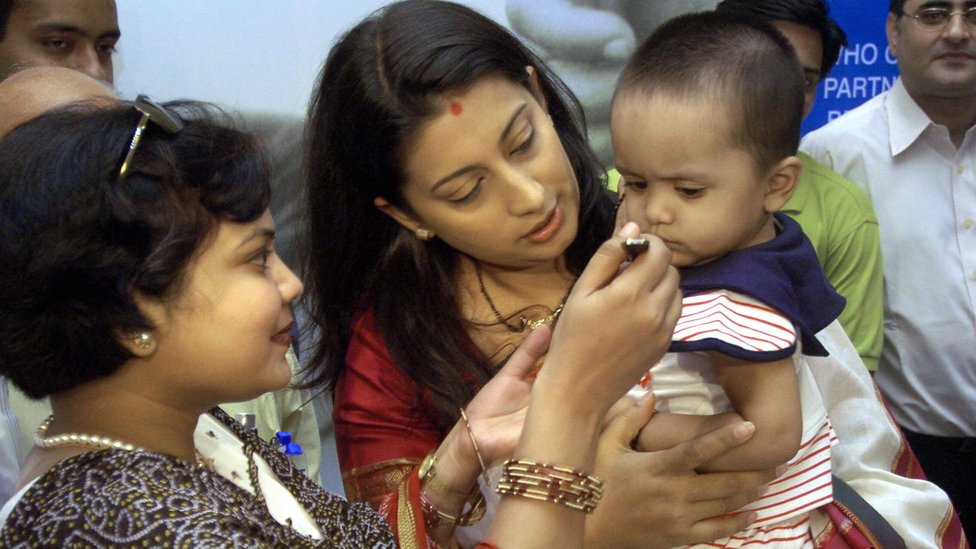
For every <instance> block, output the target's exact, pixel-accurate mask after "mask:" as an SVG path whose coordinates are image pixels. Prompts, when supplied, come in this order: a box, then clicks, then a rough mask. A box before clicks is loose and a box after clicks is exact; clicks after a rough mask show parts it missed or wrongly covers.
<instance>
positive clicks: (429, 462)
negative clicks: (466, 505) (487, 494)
mask: <svg viewBox="0 0 976 549" xmlns="http://www.w3.org/2000/svg"><path fill="white" fill-rule="evenodd" d="M417 478H418V479H419V480H420V487H421V488H423V487H425V486H429V487H430V488H431V489H433V490H434V491H436V492H440V493H442V494H444V495H446V496H450V497H453V498H456V499H461V500H463V501H467V500H468V499H469V498H470V497H471V492H470V491H468V492H462V491H461V490H456V489H454V488H452V487H451V486H449V485H448V484H447V483H446V482H443V481H441V480H440V479H438V478H437V456H436V451H435V452H431V453H429V454H427V457H425V458H424V460H423V461H421V462H420V467H419V468H418V469H417Z"/></svg>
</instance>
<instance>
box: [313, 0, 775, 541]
mask: <svg viewBox="0 0 976 549" xmlns="http://www.w3.org/2000/svg"><path fill="white" fill-rule="evenodd" d="M309 138H310V143H309V145H310V146H309V151H310V154H309V158H308V161H309V188H308V192H309V197H308V198H309V203H310V212H309V213H310V215H309V225H310V234H311V239H310V242H309V244H310V250H314V253H310V254H308V257H309V264H308V265H307V266H306V270H305V272H306V273H308V275H309V276H308V278H307V283H308V286H309V290H310V292H309V293H310V294H311V296H312V300H311V316H312V318H313V320H314V321H315V322H316V323H317V324H318V325H320V326H322V327H324V328H325V329H323V330H322V332H323V337H322V339H321V340H320V341H319V343H318V346H317V348H316V349H315V351H316V353H315V357H314V360H313V363H314V364H321V365H322V369H321V370H319V371H318V372H317V373H318V379H317V381H320V382H322V383H324V384H325V385H326V386H327V387H328V388H329V389H332V390H333V391H334V394H335V408H334V420H335V428H336V436H337V443H338V448H339V460H340V466H341V467H342V469H343V471H344V478H345V484H346V491H347V495H348V496H349V497H350V498H352V499H365V500H367V501H370V502H371V503H372V504H374V505H375V506H377V507H379V506H381V505H384V509H385V510H386V511H388V513H387V514H388V516H390V517H391V523H392V524H394V525H399V524H405V523H407V522H410V521H403V520H402V519H403V517H405V516H408V515H410V514H412V516H413V517H414V518H415V519H417V520H415V521H414V522H415V523H416V522H422V521H423V519H422V517H423V516H424V513H423V506H422V505H421V498H420V493H421V492H422V493H423V496H424V500H425V501H426V502H427V504H426V507H427V509H428V512H427V519H428V520H427V522H428V523H431V524H433V525H434V528H433V529H432V538H433V539H434V540H436V541H438V542H440V543H442V544H445V545H446V544H449V543H450V541H451V540H452V539H453V538H454V534H455V532H454V525H453V524H449V523H450V521H446V520H437V519H436V518H433V519H432V518H431V517H432V516H436V513H433V514H432V513H431V512H429V510H430V509H432V508H434V509H436V510H437V511H440V512H442V513H444V514H446V515H449V516H452V517H456V516H457V515H458V514H459V513H463V512H464V510H463V509H462V508H463V507H464V503H465V501H466V500H468V497H467V496H468V495H469V493H471V491H472V490H471V489H472V486H473V485H474V480H475V478H476V475H477V473H478V471H479V468H480V467H479V466H478V461H477V460H476V458H475V455H474V449H473V448H472V445H471V441H470V437H469V436H468V433H467V432H466V429H465V426H464V425H463V421H462V420H461V418H460V412H459V410H461V409H462V408H464V407H466V411H467V416H468V418H469V420H470V425H471V429H472V430H473V433H474V435H475V437H474V438H475V439H476V440H477V442H478V445H479V447H480V450H481V455H482V457H483V458H484V461H485V462H486V465H487V466H490V465H491V464H493V463H497V462H500V461H501V460H502V459H504V458H507V457H508V455H509V454H510V452H511V450H512V448H513V446H514V442H515V440H517V437H518V433H519V430H520V426H521V422H522V412H521V408H520V406H515V407H514V410H515V411H514V412H513V413H512V414H510V415H509V416H507V417H485V416H484V415H483V414H482V410H481V409H480V408H479V402H482V401H491V400H492V396H491V395H480V394H479V396H484V400H482V399H475V401H474V402H472V403H471V404H470V405H469V402H471V400H472V397H474V396H475V394H476V393H478V392H479V390H480V389H481V388H482V387H483V386H484V385H485V383H486V382H487V380H489V379H491V377H492V376H493V375H494V374H495V372H496V371H497V370H498V368H499V367H500V366H501V365H503V364H504V363H505V361H506V358H507V357H508V356H509V355H510V354H511V353H512V351H513V350H514V349H515V347H516V346H517V345H518V344H519V343H521V342H522V340H523V339H524V338H525V337H526V336H527V335H528V334H529V333H530V331H531V328H532V327H535V326H538V325H544V324H552V323H554V321H555V320H556V318H557V317H558V316H559V313H560V311H561V310H562V307H563V304H564V302H565V300H566V297H567V295H568V294H569V291H570V289H571V288H572V287H573V284H574V282H575V281H576V279H577V277H578V276H579V274H580V273H581V272H582V269H583V266H584V265H585V264H586V262H587V261H588V260H589V259H590V257H591V256H592V255H593V254H594V252H595V251H596V249H597V246H598V245H599V244H600V243H601V242H602V241H603V240H604V238H605V237H606V235H608V234H610V232H611V231H612V226H613V205H614V198H613V196H612V195H611V194H609V193H608V192H607V191H606V189H605V184H604V179H603V169H602V167H601V166H600V165H599V163H598V161H597V160H596V158H595V157H594V156H593V154H592V152H591V150H590V149H589V147H588V145H587V143H586V138H585V132H584V129H583V115H582V111H581V110H580V107H579V104H578V103H577V102H576V100H575V99H574V98H573V97H572V95H571V94H570V92H569V91H568V89H567V88H566V87H565V85H564V84H562V82H560V81H559V80H558V79H557V78H556V77H554V76H553V75H552V74H551V72H550V71H549V70H548V69H547V68H546V67H545V65H544V64H543V63H542V62H541V61H540V60H539V59H538V58H537V57H536V56H535V55H533V54H532V53H531V52H530V51H529V50H528V49H526V48H525V47H524V46H523V45H522V44H521V43H520V42H519V41H518V40H517V39H515V38H514V37H513V36H512V35H511V34H510V33H508V32H507V31H506V30H504V29H503V28H502V27H500V26H499V25H497V24H496V23H494V22H492V21H491V20H489V19H487V18H486V17H484V16H481V15H480V14H477V13H476V12H474V11H472V10H470V9H469V8H466V7H463V6H459V5H455V4H450V3H445V2H428V1H408V2H403V3H397V4H393V5H390V6H387V7H385V8H384V9H383V10H382V11H380V12H378V13H377V14H375V15H374V16H372V17H370V18H368V19H367V20H365V21H363V22H362V23H360V24H358V25H356V26H355V27H354V28H353V29H352V30H350V31H349V32H348V33H347V34H346V35H345V36H344V37H343V38H342V39H340V41H339V42H338V43H337V45H336V46H335V47H334V48H333V50H332V51H331V53H330V55H329V57H328V59H327V60H326V63H325V66H324V68H323V70H322V74H321V78H320V84H319V85H318V88H317V90H316V94H315V96H314V98H313V104H312V107H311V114H310V119H309ZM612 329H613V328H612V326H607V327H606V331H607V332H610V331H611V330H612ZM592 335H593V337H592V338H591V339H592V341H590V342H587V343H589V344H595V345H599V344H601V339H604V338H605V337H606V334H605V333H593V334H592ZM527 395H528V391H527V389H526V390H525V392H524V393H521V394H519V393H517V392H516V396H517V397H518V398H520V399H521V400H522V401H523V402H524V400H525V399H526V398H527ZM509 398H510V397H509ZM628 442H629V439H628V440H624V441H622V442H618V443H616V444H612V445H608V446H607V448H606V452H605V453H606V454H607V455H611V456H613V457H612V458H609V459H607V460H604V463H605V465H604V466H603V467H604V468H605V471H604V472H603V474H604V476H606V477H607V478H606V482H607V486H608V489H607V492H606V497H605V498H604V500H603V501H602V502H601V504H600V506H599V507H598V508H597V511H596V514H595V515H594V517H593V518H595V519H596V520H588V521H587V523H588V524H587V528H588V535H591V536H594V537H595V538H597V539H601V540H619V539H620V538H619V537H613V536H623V535H631V534H633V535H635V536H637V538H636V539H638V540H642V541H643V542H647V541H649V540H650V539H651V538H650V537H649V536H648V534H647V531H648V530H651V531H653V532H654V535H655V536H657V538H656V539H657V540H658V541H660V542H661V543H662V544H676V543H681V542H685V541H692V540H696V539H701V540H705V539H713V538H715V537H716V536H717V535H720V534H721V533H723V532H724V533H731V532H734V531H736V530H737V529H738V528H739V527H741V523H742V521H743V519H742V518H740V517H726V518H723V519H719V520H714V521H705V519H707V518H708V517H712V516H715V515H719V514H722V513H724V512H727V511H730V510H732V509H734V508H735V507H737V506H739V505H742V504H743V503H745V502H747V501H749V500H750V499H751V498H754V497H755V494H756V490H757V489H758V487H759V486H760V485H761V484H762V483H763V482H766V481H768V480H769V479H770V478H772V471H768V472H755V473H735V474H732V473H728V474H719V475H706V476H699V475H697V474H695V472H694V467H695V465H696V462H695V460H693V459H688V456H687V455H686V452H687V451H689V450H688V449H687V448H678V449H675V450H674V451H668V452H662V453H658V454H643V455H638V454H636V453H633V452H632V451H631V450H630V448H629V444H628ZM733 444H734V443H732V442H728V444H727V445H728V446H731V445H733ZM692 446H694V445H692ZM429 455H433V456H434V458H435V459H436V463H437V464H438V476H437V477H436V478H435V479H433V480H431V481H425V482H424V483H423V488H422V490H421V487H420V485H421V483H420V482H418V473H419V470H420V469H421V464H422V462H423V461H424V460H425V457H427V456H429ZM472 464H474V467H472ZM454 469H457V471H458V473H457V474H456V475H455V478H451V477H449V476H448V475H449V473H450V472H451V471H452V470H454ZM637 477H640V478H641V479H642V480H641V481H638V482H635V481H634V480H633V478H637ZM425 480H429V479H426V477H425ZM628 517H632V518H633V519H635V520H629V519H628ZM637 518H640V521H639V522H640V523H641V524H639V523H638V521H637V520H636V519H637ZM648 520H650V521H651V522H650V524H648ZM485 522H487V521H485ZM628 522H630V523H632V524H633V525H634V526H632V527H631V528H628V529H622V528H620V524H621V523H628ZM399 535H400V540H401V543H403V544H404V545H409V544H408V543H406V542H405V538H406V537H408V536H407V532H406V531H404V530H403V529H401V530H400V531H399ZM475 537H477V535H475ZM423 542H425V540H424V539H420V540H418V541H417V543H418V544H419V545H422V544H423Z"/></svg>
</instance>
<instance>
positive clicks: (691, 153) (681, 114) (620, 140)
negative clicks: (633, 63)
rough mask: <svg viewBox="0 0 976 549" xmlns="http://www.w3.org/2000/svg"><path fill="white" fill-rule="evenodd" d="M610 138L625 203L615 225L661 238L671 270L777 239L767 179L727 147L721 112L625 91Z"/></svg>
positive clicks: (748, 158) (695, 101) (703, 104)
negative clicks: (634, 225)
mask: <svg viewBox="0 0 976 549" xmlns="http://www.w3.org/2000/svg"><path fill="white" fill-rule="evenodd" d="M610 133H611V137H612V139H613V148H614V156H615V160H616V168H617V170H618V171H619V172H620V174H621V181H620V185H621V187H622V192H623V194H624V196H625V197H626V198H625V199H624V201H623V204H622V205H621V219H622V221H623V222H626V221H633V222H635V223H637V224H638V225H640V227H641V229H642V231H643V232H647V233H651V234H654V235H657V236H658V237H660V238H661V239H663V240H664V242H665V243H666V244H667V246H668V247H669V248H670V249H671V252H672V263H673V264H674V265H675V266H677V267H689V266H693V265H701V264H704V263H708V262H710V261H713V260H715V259H717V258H719V257H721V256H723V255H725V254H727V253H729V252H731V251H733V250H738V249H742V248H747V247H749V246H753V245H756V244H759V243H761V242H765V241H767V240H769V239H771V238H772V237H773V236H774V235H775V231H774V228H773V224H772V219H771V216H770V215H769V213H770V211H774V210H767V189H768V187H769V186H768V185H767V182H766V177H765V175H764V174H760V173H758V169H757V167H756V163H755V162H754V160H753V158H752V155H751V154H750V153H749V152H747V151H745V150H743V149H741V148H737V147H734V146H733V145H732V144H731V143H730V137H729V136H730V121H729V116H728V114H727V113H726V112H725V110H724V109H720V108H715V107H713V106H712V104H711V102H710V101H706V100H703V99H699V98H679V97H673V96H670V95H669V94H667V93H661V92H656V93H654V94H653V95H649V94H647V93H644V92H641V91H633V92H628V93H624V94H623V95H621V96H619V97H618V98H617V100H616V101H615V102H614V106H613V111H612V113H611V121H610Z"/></svg>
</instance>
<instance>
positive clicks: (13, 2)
mask: <svg viewBox="0 0 976 549" xmlns="http://www.w3.org/2000/svg"><path fill="white" fill-rule="evenodd" d="M16 6H17V0H0V40H3V37H4V36H6V34H7V20H8V19H10V14H11V13H13V11H14V8H15V7H16Z"/></svg>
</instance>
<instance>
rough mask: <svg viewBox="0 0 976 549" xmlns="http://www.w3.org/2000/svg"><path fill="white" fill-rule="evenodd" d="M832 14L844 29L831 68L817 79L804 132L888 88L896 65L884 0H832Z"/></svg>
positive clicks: (896, 75)
mask: <svg viewBox="0 0 976 549" xmlns="http://www.w3.org/2000/svg"><path fill="white" fill-rule="evenodd" d="M830 11H831V15H832V16H833V17H834V19H836V20H837V22H838V23H839V24H840V26H841V28H843V29H844V32H846V33H847V42H848V47H846V48H844V49H842V50H841V53H840V59H838V61H837V65H836V66H835V67H834V69H833V70H832V71H831V72H830V74H829V75H827V77H826V78H824V79H823V80H822V81H821V83H820V88H819V89H818V90H817V101H816V103H814V105H813V110H812V111H810V115H809V116H807V118H806V120H804V121H803V133H806V132H808V131H811V130H814V129H816V128H819V127H820V126H823V125H824V124H826V123H827V122H829V121H831V120H833V119H834V118H837V117H838V116H840V115H842V114H844V113H845V112H847V111H849V110H851V109H853V108H854V107H857V106H858V105H860V104H861V103H864V102H865V101H867V100H868V99H870V98H872V97H874V96H875V95H877V94H879V93H881V92H884V91H885V90H887V89H889V88H891V86H892V84H894V82H895V80H896V79H897V78H898V66H897V64H896V61H895V58H894V57H892V55H891V52H890V50H889V49H888V40H887V38H885V21H886V20H887V17H888V2H887V1H886V0H834V1H833V2H831V3H830Z"/></svg>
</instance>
